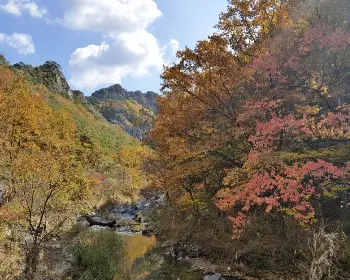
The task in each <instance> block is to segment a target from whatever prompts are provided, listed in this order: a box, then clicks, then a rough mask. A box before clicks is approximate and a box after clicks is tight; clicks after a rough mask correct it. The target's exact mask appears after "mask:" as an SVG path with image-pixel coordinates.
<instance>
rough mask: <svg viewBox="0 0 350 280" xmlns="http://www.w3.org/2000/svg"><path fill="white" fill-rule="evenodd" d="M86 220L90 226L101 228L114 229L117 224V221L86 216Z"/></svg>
mask: <svg viewBox="0 0 350 280" xmlns="http://www.w3.org/2000/svg"><path fill="white" fill-rule="evenodd" d="M84 218H85V219H86V220H87V221H88V223H89V224H90V226H101V227H110V228H113V227H115V226H116V224H117V222H116V221H110V220H105V219H103V218H101V217H98V216H84Z"/></svg>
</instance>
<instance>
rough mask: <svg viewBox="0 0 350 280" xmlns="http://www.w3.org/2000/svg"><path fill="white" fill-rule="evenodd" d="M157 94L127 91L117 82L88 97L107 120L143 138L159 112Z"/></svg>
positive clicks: (132, 134)
mask: <svg viewBox="0 0 350 280" xmlns="http://www.w3.org/2000/svg"><path fill="white" fill-rule="evenodd" d="M157 96H158V95H157V94H156V93H154V92H152V91H148V92H146V93H142V92H141V91H127V90H126V89H124V88H123V87H122V86H121V85H118V84H116V85H113V86H110V87H107V88H103V89H100V90H98V91H96V92H94V93H93V94H92V95H91V97H88V98H87V99H88V101H89V102H90V103H91V104H92V105H93V106H94V107H95V108H96V109H97V110H98V111H99V112H100V113H101V114H102V115H103V116H104V118H105V119H106V120H108V121H109V122H111V123H114V124H117V125H119V126H121V127H122V128H124V129H125V130H126V131H127V132H128V133H129V134H130V135H131V136H133V137H135V138H137V139H140V140H143V139H144V138H145V137H146V133H147V131H148V130H150V129H151V127H152V122H153V119H154V116H155V114H156V113H157V105H156V99H157Z"/></svg>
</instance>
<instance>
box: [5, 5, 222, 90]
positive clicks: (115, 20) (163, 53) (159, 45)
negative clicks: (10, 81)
mask: <svg viewBox="0 0 350 280" xmlns="http://www.w3.org/2000/svg"><path fill="white" fill-rule="evenodd" d="M226 6H227V0H0V53H2V54H4V55H5V57H6V59H7V60H8V61H10V63H12V64H13V63H16V62H20V61H23V62H24V63H27V64H32V65H35V66H37V65H41V64H43V63H44V62H45V61H47V60H51V61H56V62H57V63H58V64H60V65H61V66H62V70H63V72H64V74H65V76H66V77H67V80H68V83H69V84H70V86H71V87H72V88H73V89H79V90H82V91H83V92H84V93H85V94H86V95H90V94H91V93H92V92H93V91H95V90H96V89H99V88H102V87H106V86H110V85H113V84H116V83H119V84H121V85H122V86H123V87H124V88H126V89H128V90H141V91H143V92H146V91H156V92H158V91H159V88H160V83H161V79H160V77H159V75H160V74H161V73H162V69H163V65H170V64H171V63H173V62H176V55H175V54H176V51H177V50H182V49H184V48H185V46H188V47H190V48H193V47H194V46H195V44H196V42H197V41H198V40H203V39H205V38H207V36H208V35H210V34H211V33H212V32H213V31H214V30H215V29H214V28H213V26H214V25H215V24H216V23H217V22H218V18H219V14H220V12H222V11H224V10H225V9H226Z"/></svg>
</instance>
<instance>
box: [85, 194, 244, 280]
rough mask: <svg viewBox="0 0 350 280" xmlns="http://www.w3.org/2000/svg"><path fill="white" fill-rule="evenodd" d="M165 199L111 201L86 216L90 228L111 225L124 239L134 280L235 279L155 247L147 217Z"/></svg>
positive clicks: (155, 241) (109, 226)
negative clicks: (128, 202) (174, 256)
mask: <svg viewBox="0 0 350 280" xmlns="http://www.w3.org/2000/svg"><path fill="white" fill-rule="evenodd" d="M164 202H165V196H163V195H158V196H155V197H151V198H145V199H143V200H141V201H140V202H137V203H133V204H111V205H107V206H105V207H103V208H102V209H99V210H98V211H96V213H91V215H90V216H86V217H85V219H86V220H85V223H86V222H87V221H88V223H89V228H90V230H93V231H97V230H105V229H107V228H112V229H113V230H114V231H116V232H117V233H118V234H119V235H120V236H121V237H122V239H123V241H124V243H125V246H126V251H127V256H126V265H127V266H128V269H130V271H131V279H133V280H173V279H174V280H203V279H204V280H237V279H238V278H231V277H225V278H223V277H221V275H220V274H214V275H207V276H204V275H203V272H202V271H201V270H199V269H193V267H192V265H191V264H190V263H189V262H186V261H182V260H176V259H175V258H173V257H171V256H165V255H163V254H162V253H160V252H159V250H157V249H158V248H159V246H156V244H157V240H156V237H155V236H154V235H153V231H152V227H151V225H150V224H149V221H148V218H147V216H148V215H149V213H150V211H151V210H152V209H155V208H157V207H159V206H160V205H162V204H163V203H164Z"/></svg>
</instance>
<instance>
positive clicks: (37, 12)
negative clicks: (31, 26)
mask: <svg viewBox="0 0 350 280" xmlns="http://www.w3.org/2000/svg"><path fill="white" fill-rule="evenodd" d="M0 9H1V10H3V11H5V12H6V13H9V14H12V15H14V16H20V15H22V14H23V13H26V12H27V13H29V15H30V16H31V17H34V18H42V17H43V16H44V15H46V14H47V10H46V9H45V8H41V7H39V6H38V4H36V3H35V2H34V1H30V0H8V2H7V3H6V4H3V5H0Z"/></svg>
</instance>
